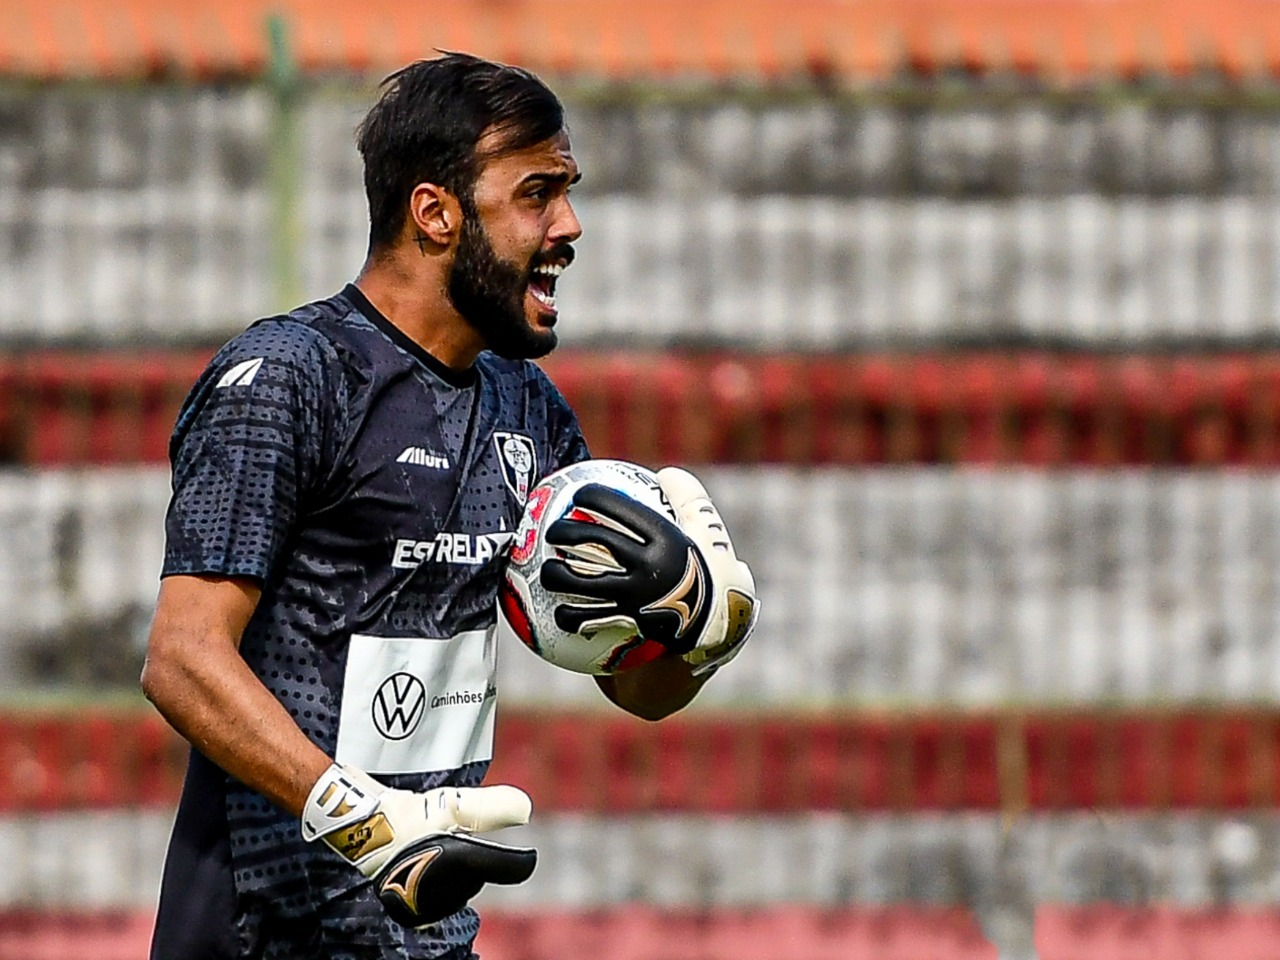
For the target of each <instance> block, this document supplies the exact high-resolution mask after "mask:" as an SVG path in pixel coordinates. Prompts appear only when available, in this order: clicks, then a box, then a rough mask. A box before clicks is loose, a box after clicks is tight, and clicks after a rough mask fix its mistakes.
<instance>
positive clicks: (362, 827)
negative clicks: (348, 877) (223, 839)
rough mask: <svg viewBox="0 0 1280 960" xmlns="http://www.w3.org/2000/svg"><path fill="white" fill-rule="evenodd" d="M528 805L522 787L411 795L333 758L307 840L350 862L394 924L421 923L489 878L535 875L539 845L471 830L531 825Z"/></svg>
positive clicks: (317, 791)
mask: <svg viewBox="0 0 1280 960" xmlns="http://www.w3.org/2000/svg"><path fill="white" fill-rule="evenodd" d="M531 811H532V805H531V803H530V802H529V797H528V795H527V794H526V793H525V792H524V791H523V790H520V789H518V788H517V787H509V786H495V787H441V788H438V789H435V790H428V791H426V792H425V793H415V792H413V791H410V790H395V789H392V788H390V787H386V786H384V785H382V784H380V783H378V782H377V781H376V780H374V779H373V778H372V777H371V776H369V775H368V774H367V773H365V772H364V771H362V770H358V769H356V768H355V767H349V766H347V767H344V766H339V765H338V764H336V763H335V764H334V765H333V766H331V767H330V768H329V769H328V770H326V771H325V773H324V775H323V776H322V777H320V779H319V780H317V781H316V784H315V786H314V787H313V788H312V790H311V794H310V796H308V797H307V802H306V806H305V807H304V808H303V811H302V836H303V838H304V839H305V840H308V841H311V840H317V839H319V840H323V841H324V842H325V843H327V844H328V845H329V846H330V847H332V848H333V849H334V850H336V851H337V852H338V853H340V854H341V855H342V856H343V857H345V858H346V859H347V860H349V861H351V863H352V864H353V865H354V866H355V867H356V869H358V870H359V871H360V872H361V873H363V874H364V875H365V876H366V877H370V878H372V879H373V885H374V889H375V890H376V891H377V894H378V899H380V900H381V901H382V905H383V906H384V907H386V909H387V912H388V913H389V914H390V915H391V917H392V918H393V919H394V920H396V921H397V922H399V923H402V924H404V925H405V926H407V927H419V926H422V925H423V924H427V923H435V922H436V921H438V920H442V919H444V918H445V917H447V916H449V915H450V914H452V913H456V912H457V911H459V910H461V909H462V908H463V907H464V906H466V903H467V901H468V900H470V899H471V898H472V897H474V896H475V895H476V894H477V893H479V892H480V888H481V887H483V886H484V885H485V884H486V883H503V884H512V883H523V882H524V881H525V880H528V879H529V875H530V874H532V873H533V868H534V866H535V865H536V864H537V861H538V854H537V851H535V850H534V849H532V848H531V847H513V846H509V845H507V844H504V843H497V842H495V841H493V840H486V839H484V838H482V837H476V836H472V835H471V834H473V833H478V832H484V831H488V830H500V829H502V828H503V827H513V826H520V825H522V824H525V823H528V822H529V814H530V812H531Z"/></svg>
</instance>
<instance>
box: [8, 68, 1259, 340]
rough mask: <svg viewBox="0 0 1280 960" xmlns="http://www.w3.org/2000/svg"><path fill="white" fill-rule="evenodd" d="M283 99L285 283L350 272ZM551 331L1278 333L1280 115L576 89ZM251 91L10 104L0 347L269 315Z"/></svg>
mask: <svg viewBox="0 0 1280 960" xmlns="http://www.w3.org/2000/svg"><path fill="white" fill-rule="evenodd" d="M368 102H369V94H367V93H363V94H360V93H357V92H355V91H352V90H337V91H335V90H333V89H329V90H328V91H327V92H321V91H313V92H312V94H311V95H310V96H309V97H307V98H306V99H305V100H304V102H303V106H302V109H301V112H300V115H299V123H298V131H299V132H298V144H299V161H298V163H299V169H298V178H299V179H298V203H299V207H298V220H297V231H298V239H299V259H300V263H299V268H300V274H301V275H300V277H299V281H300V282H299V286H300V295H301V296H304V297H318V296H325V295H328V294H329V293H331V292H333V291H334V290H336V289H337V288H338V287H340V286H341V285H342V284H343V283H345V282H346V281H347V280H348V279H350V278H351V277H352V276H354V274H355V273H356V271H357V270H358V268H359V266H360V263H361V261H362V260H363V257H364V252H365V243H366V237H367V226H366V224H367V220H366V209H365V201H364V196H363V188H362V184H361V171H360V162H359V157H358V155H357V153H356V151H355V148H354V145H353V131H354V129H355V126H356V124H357V123H358V121H359V119H360V116H361V114H362V111H363V109H364V108H365V106H366V105H367V103H368ZM568 107H569V119H570V124H571V127H572V133H573V136H574V142H575V149H576V151H577V153H578V155H579V159H580V161H581V163H582V167H583V170H584V173H585V175H586V179H585V180H584V181H583V183H582V184H581V186H580V187H579V188H578V190H577V192H576V197H577V200H578V206H579V213H580V216H581V219H582V221H583V223H584V225H585V227H586V231H587V232H586V234H585V235H584V237H583V239H582V241H581V243H580V244H579V248H580V252H581V257H580V259H579V260H578V262H577V264H576V265H575V267H574V268H573V269H572V270H571V271H570V272H569V273H568V274H567V275H566V277H565V279H564V280H563V282H562V284H561V288H560V289H561V294H562V303H563V314H564V319H565V322H564V324H563V335H564V338H565V341H566V342H568V343H575V342H577V343H587V342H593V341H603V340H607V341H608V342H610V343H614V342H617V338H618V337H619V336H621V337H624V338H626V339H628V340H631V341H632V342H635V343H644V344H664V343H671V342H675V341H682V340H704V339H715V340H721V341H728V342H738V343H747V344H750V345H753V346H762V345H765V346H794V347H801V348H810V349H812V348H823V347H829V346H832V345H836V344H845V345H848V344H857V345H883V344H887V343H907V344H912V343H916V342H918V340H919V339H920V338H925V339H930V340H978V341H982V340H992V339H997V340H999V339H1003V340H1006V341H1007V340H1009V339H1011V338H1012V339H1020V338H1032V339H1040V340H1044V339H1049V340H1063V341H1068V342H1072V343H1078V344H1081V345H1086V346H1116V345H1132V344H1141V343H1151V342H1159V341H1169V340H1173V341H1183V342H1194V341H1200V340H1205V339H1209V340H1235V341H1240V340H1244V339H1250V338H1259V337H1276V336H1277V335H1280V205H1277V202H1276V199H1277V193H1278V191H1280V111H1276V110H1274V109H1257V108H1241V109H1227V108H1222V109H1219V108H1204V109H1193V108H1185V109H1162V108H1160V107H1158V106H1155V105H1140V104H1137V103H1136V102H1135V103H1128V104H1125V103H1113V104H1110V105H1107V106H1098V105H1085V106H1083V107H1080V108H1078V109H1067V108H1061V107H1054V106H1051V105H1046V104H1044V103H1038V102H1035V101H1033V100H1026V101H1022V102H1018V101H1014V102H1013V103H1012V104H1011V105H1008V104H1006V105H1000V104H995V105H990V106H982V105H981V104H979V103H978V101H976V100H974V101H973V102H970V103H964V102H958V103H953V104H951V105H949V106H943V105H938V104H934V105H929V104H928V103H924V104H920V105H917V106H915V107H907V106H905V105H897V106H895V105H893V104H891V103H884V102H881V103H873V102H863V103H855V102H844V103H839V102H834V101H832V102H820V101H816V100H815V101H807V102H806V101H800V102H795V103H792V104H790V105H773V106H767V105H764V106H762V105H751V104H749V103H747V102H746V101H738V102H735V101H719V102H717V101H714V100H703V101H694V102H691V103H684V104H680V103H665V104H664V103H659V102H654V101H646V100H644V99H642V98H633V99H631V100H622V99H615V100H611V101H593V100H587V99H574V98H573V97H572V96H570V97H569V101H568ZM272 109H273V108H272V102H271V100H270V98H269V96H268V95H267V93H266V92H265V90H263V89H260V88H256V87H249V88H238V89H236V88H228V89H222V90H215V89H212V88H196V89H181V88H177V87H172V88H170V87H151V88H140V89H135V90H124V89H116V90H102V89H97V90H95V89H79V90H71V89H69V88H58V87H52V88H48V89H46V90H43V91H40V92H28V93H19V92H16V91H10V92H7V93H5V94H0V290H3V291H4V293H5V295H4V296H3V297H0V344H3V343H4V342H6V341H10V342H12V341H16V340H24V341H25V340H37V341H65V340H75V339H85V338H90V339H96V340H107V341H118V340H124V341H129V340H133V341H139V340H142V341H147V342H153V341H156V340H160V341H182V340H190V339H193V338H196V339H205V340H209V339H219V338H223V337H225V336H227V335H229V334H231V333H233V332H234V331H236V330H238V329H240V328H241V327H243V326H244V325H245V324H246V323H248V322H249V321H250V320H252V319H254V318H256V317H257V316H260V315H263V314H265V313H269V312H272V311H273V310H275V309H276V308H278V307H279V306H280V305H279V304H276V303H274V301H273V298H274V295H275V286H274V279H273V273H272V269H273V268H272V263H273V259H272V254H273V237H272V232H271V231H272V216H273V215H272V197H271V193H270V182H269V177H268V166H267V161H268V156H269V144H270V141H271V137H272V129H273V126H272Z"/></svg>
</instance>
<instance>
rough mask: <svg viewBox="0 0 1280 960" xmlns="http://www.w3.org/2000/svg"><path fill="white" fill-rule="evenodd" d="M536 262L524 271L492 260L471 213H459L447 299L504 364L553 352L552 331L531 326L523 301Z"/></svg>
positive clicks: (481, 228) (475, 215)
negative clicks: (506, 361)
mask: <svg viewBox="0 0 1280 960" xmlns="http://www.w3.org/2000/svg"><path fill="white" fill-rule="evenodd" d="M536 265H537V260H536V259H535V261H534V262H533V263H530V264H529V265H528V266H526V267H525V269H524V270H520V269H518V268H517V267H515V266H514V265H512V264H510V263H508V262H506V261H505V260H502V259H500V258H499V257H498V253H497V251H496V250H494V249H493V244H491V243H490V242H489V236H488V234H487V233H486V232H485V229H484V226H483V224H481V223H480V217H479V215H478V213H477V212H476V211H464V212H463V218H462V236H461V237H460V238H459V240H458V253H457V256H456V257H455V258H454V261H453V267H452V268H451V269H450V271H449V285H448V292H449V300H450V302H451V303H452V304H453V306H454V309H455V310H457V311H458V313H459V314H460V315H461V316H462V319H463V320H465V321H466V322H467V323H469V324H470V325H471V326H472V327H473V328H474V329H475V330H476V332H477V333H479V334H480V336H481V337H483V338H484V342H485V346H486V347H488V348H489V349H490V350H492V351H493V352H494V353H496V354H497V355H498V356H500V357H506V358H507V359H509V360H536V359H537V358H538V357H545V356H546V355H547V354H548V353H550V352H551V351H552V350H554V349H555V346H556V341H557V339H558V338H557V337H556V332H555V331H554V330H552V329H551V328H550V327H535V326H534V325H533V324H531V323H530V322H529V321H528V319H527V318H526V316H525V309H524V298H525V293H526V291H527V290H528V287H529V278H530V276H531V274H532V272H533V267H534V266H536Z"/></svg>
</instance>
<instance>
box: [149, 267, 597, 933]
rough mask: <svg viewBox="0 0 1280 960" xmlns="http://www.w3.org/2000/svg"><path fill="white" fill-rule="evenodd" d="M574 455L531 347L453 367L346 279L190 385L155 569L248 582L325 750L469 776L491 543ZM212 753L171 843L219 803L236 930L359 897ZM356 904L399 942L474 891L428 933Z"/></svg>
mask: <svg viewBox="0 0 1280 960" xmlns="http://www.w3.org/2000/svg"><path fill="white" fill-rule="evenodd" d="M587 455H588V454H587V448H586V444H585V442H584V440H583V438H582V434H581V432H580V430H579V428H578V425H577V421H576V419H575V417H574V416H573V413H572V412H571V411H570V409H569V408H568V406H567V405H566V403H565V401H564V399H563V398H562V397H561V395H560V394H559V392H558V391H557V390H556V389H555V387H554V386H553V385H552V384H551V382H550V381H549V380H548V379H547V377H546V376H545V375H544V374H543V373H542V371H541V370H539V369H538V367H537V366H535V365H534V364H532V363H529V362H525V361H508V360H503V359H500V358H498V357H495V356H493V355H491V354H489V353H484V354H481V356H480V358H479V359H478V360H477V361H476V363H475V364H474V365H473V367H472V368H471V369H469V370H466V371H463V372H458V371H451V370H449V369H448V368H445V367H443V366H442V365H441V364H440V363H438V362H437V361H435V360H434V358H432V357H431V356H430V355H429V354H427V353H426V352H425V351H423V350H422V349H421V348H419V347H418V346H417V345H416V344H414V343H413V342H412V341H410V340H409V339H408V338H407V337H406V336H405V335H404V334H403V333H401V332H400V331H399V330H398V329H397V328H396V327H395V326H393V325H392V324H391V323H390V322H389V321H388V320H387V319H386V318H384V317H382V316H381V315H380V314H379V313H378V312H377V310H375V309H374V308H373V307H372V305H371V304H369V302H368V301H367V300H366V299H365V298H364V296H363V295H362V294H361V293H360V291H359V290H357V289H356V288H355V287H353V286H348V287H347V288H346V289H345V290H343V291H342V293H340V294H339V295H337V296H335V297H332V298H330V299H328V300H322V301H319V302H317V303H313V304H309V305H307V306H305V307H301V308H299V309H298V310H295V311H293V312H292V313H290V314H289V315H287V316H282V317H274V318H271V319H268V320H262V321H259V322H258V323H256V324H254V325H253V326H251V327H250V328H249V329H248V330H246V331H245V332H244V333H242V334H241V335H240V336H238V337H236V338H235V339H234V340H232V341H231V342H230V343H228V344H227V345H226V346H225V347H224V348H223V349H222V350H221V351H220V352H219V353H218V355H217V356H216V357H215V358H214V359H213V361H212V362H211V363H210V365H209V367H208V368H207V369H206V371H205V372H204V374H203V375H202V376H201V378H200V380H199V381H198V382H197V383H196V385H195V387H194V388H193V390H192V391H191V394H190V396H189V397H188V398H187V401H186V404H185V405H184V407H183V409H182V412H181V414H180V415H179V419H178V424H177V427H176V429H175V432H174V435H173V441H172V445H171V449H170V456H171V459H172V463H173V498H172V501H171V503H170V506H169V511H168V515H167V518H166V534H167V542H166V550H165V561H164V575H166V576H169V575H174V574H214V575H222V576H231V577H247V578H252V579H253V580H255V581H257V582H259V583H260V584H261V586H262V598H261V601H260V602H259V604H258V607H257V609H256V611H255V612H254V614H253V617H252V619H251V620H250V622H249V625H248V627H247V629H246V630H245V632H244V636H243V639H242V641H241V646H240V651H241V654H242V655H243V657H244V659H245V661H246V662H247V663H248V664H249V666H250V667H251V668H252V669H253V670H254V672H255V673H256V674H257V676H258V677H259V679H261V681H262V682H263V683H264V684H265V685H266V686H267V688H268V689H269V690H271V692H272V693H273V694H274V695H275V696H276V698H277V699H278V700H279V701H280V702H281V703H282V704H284V706H285V707H286V708H287V709H288V710H289V713H290V714H291V715H292V716H293V718H294V720H295V721H296V722H297V724H298V726H299V727H300V728H301V729H302V730H303V731H304V732H305V733H306V735H307V736H308V737H310V739H311V740H312V741H314V742H315V743H316V744H317V745H318V746H320V748H321V749H323V750H324V751H326V752H327V753H328V754H329V755H330V756H334V757H335V758H336V759H337V760H338V761H339V762H346V763H352V764H355V765H357V766H360V767H362V768H363V769H365V770H367V771H369V772H370V773H372V774H374V775H375V776H377V777H378V779H380V780H382V781H383V782H385V783H387V784H389V785H392V786H396V787H404V788H409V789H415V790H422V789H429V788H432V787H437V786H441V785H445V784H451V785H457V786H473V785H476V784H479V783H480V782H481V780H482V778H483V776H484V774H485V771H486V769H487V768H488V763H489V759H490V757H491V756H492V738H493V708H494V698H495V695H496V684H495V672H494V669H495V657H496V651H495V650H494V634H493V630H492V627H493V623H494V620H495V609H494V604H495V596H496V591H497V582H498V570H499V564H500V561H501V555H502V552H503V549H504V548H505V546H506V544H507V542H508V541H509V539H510V537H511V534H512V531H514V530H515V529H516V527H517V525H518V524H519V519H520V514H521V511H522V509H523V504H524V499H525V497H526V495H527V492H528V490H529V487H530V486H531V485H532V484H533V483H535V482H536V481H537V480H538V478H539V477H541V476H542V475H544V474H546V473H549V472H551V471H552V470H555V469H557V468H559V467H560V466H563V465H566V464H569V463H572V462H576V461H578V460H581V459H584V458H585V457H586V456H587ZM201 771H203V773H202V772H201ZM211 771H212V768H211V766H210V765H208V764H207V761H203V759H202V758H198V757H197V758H193V770H192V773H191V775H189V777H188V784H187V787H186V789H184V792H183V796H182V801H181V808H180V814H179V818H178V825H177V827H176V828H175V840H174V842H175V844H176V843H178V842H179V840H180V837H179V834H180V833H181V831H182V830H183V829H194V830H201V829H205V828H207V826H208V825H209V824H210V823H222V822H225V824H226V831H227V839H228V842H229V845H230V865H231V870H232V872H233V874H234V887H235V895H236V898H237V901H238V902H239V903H240V905H241V909H242V912H243V913H244V914H245V916H246V917H248V918H249V919H248V920H245V917H241V918H240V922H241V923H243V924H247V926H246V929H245V930H242V931H241V936H242V938H250V939H251V938H252V937H253V936H254V933H253V931H252V930H251V929H248V927H251V926H252V925H253V923H254V922H256V921H254V920H253V917H254V916H257V915H258V914H261V913H263V912H264V911H265V912H266V913H269V914H271V915H273V916H284V917H299V918H301V917H305V916H307V915H314V914H316V913H317V912H318V911H319V912H323V907H324V904H326V903H329V902H330V901H338V900H339V898H346V899H347V900H350V899H351V898H352V897H356V896H358V894H357V893H355V892H354V891H356V888H358V887H360V886H361V885H362V884H364V881H363V879H362V878H361V877H360V875H359V873H358V872H357V871H356V870H354V869H353V868H352V867H351V866H350V865H349V864H347V863H346V861H344V860H342V859H341V858H340V857H338V856H337V854H335V853H333V852H332V851H330V850H329V848H328V847H327V846H326V845H324V844H323V843H315V844H307V843H304V842H303V841H302V839H301V837H300V834H299V828H298V824H297V821H296V818H294V817H292V816H290V815H288V814H286V813H284V812H283V811H281V810H279V809H277V808H276V807H275V806H273V805H272V804H271V803H269V802H268V801H267V800H266V799H264V798H263V797H262V796H260V795H259V794H257V793H255V792H254V791H252V790H249V789H247V788H246V787H244V786H242V785H240V784H238V783H236V782H235V781H233V780H231V779H230V778H228V777H225V776H223V775H221V774H220V773H218V772H216V771H212V772H211ZM213 779H216V781H217V782H216V784H213V786H214V787H216V788H217V789H211V785H210V783H209V782H208V781H210V780H213ZM193 781H200V782H198V783H193ZM184 823H186V824H189V825H191V824H194V825H195V826H194V827H191V826H189V827H187V828H184V827H183V824H184ZM168 886H169V879H168V876H166V888H167V887H168ZM365 886H366V889H367V884H366V885H365ZM193 893H194V892H193ZM165 896H172V893H171V891H169V890H168V889H166V891H165ZM366 901H367V902H366V903H365V906H364V907H361V908H360V909H359V910H357V909H352V910H349V911H348V912H350V913H352V914H353V915H355V914H360V912H361V910H365V912H366V913H368V909H372V908H371V907H369V905H370V904H372V906H373V907H376V904H377V901H376V899H372V898H371V897H367V898H366ZM254 903H257V904H259V906H260V908H261V909H258V911H257V913H255V911H254V910H253V909H250V907H249V906H248V905H252V904H254ZM356 921H359V922H364V923H365V925H366V926H367V927H368V929H367V930H364V932H363V933H361V932H360V931H358V930H357V931H351V932H349V933H350V934H351V936H355V937H357V939H360V940H361V941H362V942H365V941H367V942H368V943H369V944H370V945H374V944H380V945H383V946H384V947H393V948H394V949H396V950H403V951H405V952H404V954H400V953H394V954H390V953H389V954H388V955H407V956H411V957H419V956H421V957H429V956H436V955H440V954H443V953H445V952H447V951H448V950H450V949H454V948H456V947H457V946H458V945H460V944H465V943H469V942H470V941H471V939H472V938H473V937H474V935H475V931H476V918H475V915H474V914H473V913H472V912H471V911H470V910H466V911H463V912H462V913H460V914H457V915H455V916H454V917H451V918H449V919H448V920H446V921H444V922H443V923H442V924H438V925H436V926H435V927H432V928H427V929H426V930H425V931H407V930H404V929H402V928H398V927H396V925H394V924H392V923H390V921H386V922H385V923H384V922H382V917H381V914H380V913H372V914H369V915H368V916H364V917H363V920H361V919H360V917H356V920H355V921H353V922H356ZM389 939H390V940H394V941H396V942H395V943H394V944H392V943H388V940H389Z"/></svg>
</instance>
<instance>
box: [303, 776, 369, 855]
mask: <svg viewBox="0 0 1280 960" xmlns="http://www.w3.org/2000/svg"><path fill="white" fill-rule="evenodd" d="M379 795H380V793H375V792H373V791H371V790H370V789H369V787H368V785H367V784H361V783H357V782H356V779H355V778H354V777H352V776H351V775H350V774H348V773H347V771H346V770H344V769H343V768H342V767H340V766H339V765H338V764H336V763H334V764H331V765H330V766H329V769H328V770H326V771H325V772H324V773H323V774H321V775H320V779H319V780H317V781H316V783H315V786H313V787H312V788H311V793H310V794H308V795H307V802H306V804H305V805H304V806H303V808H302V839H303V840H306V841H307V842H308V843H310V842H311V841H313V840H318V839H319V838H320V837H323V836H324V835H325V834H327V833H332V832H333V831H335V830H341V829H342V828H343V827H346V826H350V825H351V824H353V823H359V822H360V821H361V820H365V819H367V818H368V817H369V816H371V815H372V814H373V811H374V810H376V809H377V807H378V797H379Z"/></svg>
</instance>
